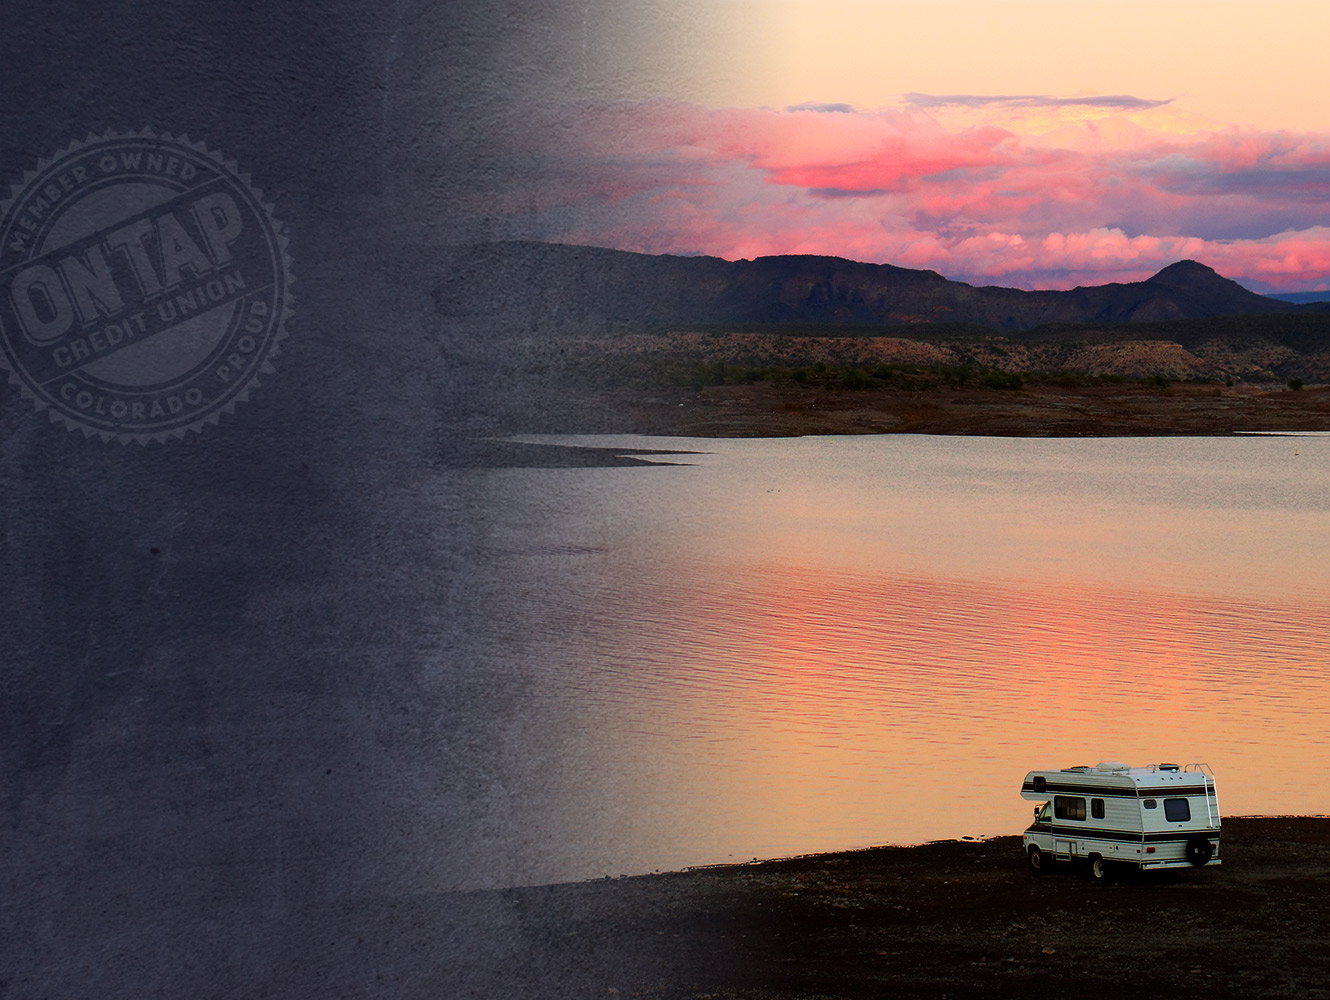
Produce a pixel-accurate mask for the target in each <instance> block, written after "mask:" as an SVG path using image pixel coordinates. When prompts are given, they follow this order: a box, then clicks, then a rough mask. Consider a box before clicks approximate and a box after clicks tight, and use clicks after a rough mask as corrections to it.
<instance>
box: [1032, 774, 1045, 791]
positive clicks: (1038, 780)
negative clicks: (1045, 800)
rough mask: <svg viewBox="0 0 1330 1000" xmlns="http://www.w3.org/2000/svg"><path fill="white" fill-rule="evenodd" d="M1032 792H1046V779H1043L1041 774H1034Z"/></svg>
mask: <svg viewBox="0 0 1330 1000" xmlns="http://www.w3.org/2000/svg"><path fill="white" fill-rule="evenodd" d="M1034 790H1035V791H1036V792H1046V791H1048V779H1047V778H1045V777H1044V776H1043V775H1042V774H1036V775H1035V776H1034Z"/></svg>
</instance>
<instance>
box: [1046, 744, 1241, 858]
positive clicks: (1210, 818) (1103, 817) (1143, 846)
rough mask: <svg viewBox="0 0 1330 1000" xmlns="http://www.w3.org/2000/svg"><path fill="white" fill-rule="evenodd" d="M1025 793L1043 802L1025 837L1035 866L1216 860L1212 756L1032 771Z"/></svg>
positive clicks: (1216, 812)
mask: <svg viewBox="0 0 1330 1000" xmlns="http://www.w3.org/2000/svg"><path fill="white" fill-rule="evenodd" d="M1021 798H1023V799H1031V800H1033V801H1035V802H1041V803H1043V805H1042V806H1040V807H1038V808H1036V809H1035V811H1034V823H1033V824H1031V826H1030V828H1029V829H1028V830H1026V831H1025V836H1024V837H1023V838H1022V840H1023V842H1024V844H1025V855H1026V857H1027V858H1028V859H1029V862H1030V870H1031V871H1033V872H1036V873H1038V872H1044V871H1047V870H1048V868H1049V866H1050V865H1051V864H1052V862H1053V861H1055V860H1056V861H1081V862H1086V863H1088V865H1089V867H1090V874H1091V875H1092V876H1094V877H1095V878H1097V879H1099V878H1103V877H1104V874H1105V872H1106V871H1107V869H1108V866H1110V865H1113V864H1121V865H1131V866H1133V867H1135V868H1138V869H1152V868H1187V867H1200V866H1202V865H1217V864H1219V799H1218V797H1217V796H1216V794H1215V779H1214V775H1213V774H1212V773H1211V771H1210V767H1209V765H1208V764H1186V765H1179V764H1151V765H1149V766H1148V767H1128V766H1127V765H1126V764H1116V763H1103V764H1097V765H1096V766H1094V767H1064V768H1063V769H1062V770H1060V771H1031V772H1030V773H1029V774H1027V775H1026V776H1025V783H1024V784H1023V785H1021Z"/></svg>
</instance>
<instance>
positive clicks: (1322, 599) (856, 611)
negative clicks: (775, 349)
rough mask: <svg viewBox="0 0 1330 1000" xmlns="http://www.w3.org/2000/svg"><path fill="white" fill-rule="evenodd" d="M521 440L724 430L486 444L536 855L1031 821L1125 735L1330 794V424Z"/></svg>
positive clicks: (498, 632)
mask: <svg viewBox="0 0 1330 1000" xmlns="http://www.w3.org/2000/svg"><path fill="white" fill-rule="evenodd" d="M522 440H525V441H532V442H537V441H538V442H545V443H556V444H577V445H584V446H585V445H593V446H596V447H615V448H665V449H687V450H692V451H696V452H700V453H702V454H695V455H686V456H659V457H658V459H659V460H660V461H670V462H686V463H689V464H687V465H680V466H662V467H649V468H575V469H489V470H467V471H465V472H464V473H462V475H463V476H464V477H469V479H468V482H469V487H468V489H469V490H471V491H472V492H471V494H470V495H472V496H475V497H484V498H485V502H484V503H483V504H478V505H476V507H475V509H474V510H473V514H474V516H475V517H477V518H480V519H481V520H482V521H483V529H482V531H481V535H482V536H483V542H482V543H476V541H475V539H474V537H473V538H472V539H471V541H470V542H469V543H468V544H471V545H472V546H473V548H474V547H475V546H476V545H477V544H480V548H481V550H482V551H481V555H482V556H483V558H480V559H477V560H476V566H477V570H476V572H475V574H474V576H473V577H472V581H471V586H472V587H474V594H473V595H472V596H471V597H470V598H469V599H471V600H474V601H478V602H481V603H483V606H484V608H485V613H484V616H483V617H484V623H483V625H481V626H477V628H476V629H475V630H474V631H473V634H471V635H470V636H469V638H468V640H467V641H469V642H471V643H472V644H474V647H475V650H476V655H477V656H478V657H479V659H480V660H484V661H485V662H487V663H491V664H502V665H503V666H502V669H503V671H504V677H506V678H507V679H508V680H507V682H506V683H505V684H504V685H500V686H497V687H496V688H495V691H494V697H495V698H496V699H502V698H507V699H510V700H511V701H512V704H511V712H512V720H513V721H512V725H511V727H510V732H511V737H510V739H509V741H508V744H507V745H505V746H503V747H501V748H498V751H497V752H498V754H499V763H498V764H496V768H497V770H496V778H495V780H496V781H497V782H499V783H500V784H501V785H502V794H503V795H505V796H507V797H508V800H509V801H510V802H512V803H514V806H513V807H514V808H515V809H519V810H520V812H521V813H522V816H523V822H522V824H521V829H522V831H523V832H522V833H521V835H520V836H519V837H518V839H517V841H515V842H508V843H505V844H504V845H502V851H503V852H504V853H505V855H506V856H507V858H508V860H507V862H506V866H507V867H506V878H507V879H508V880H509V881H511V882H514V883H516V882H545V881H555V880H563V879H577V878H588V877H597V876H601V875H606V874H619V873H635V872H644V871H651V870H654V869H671V868H678V867H682V866H687V865H698V864H708V863H715V862H725V861H733V860H746V859H751V858H754V857H774V856H781V855H790V854H798V853H805V852H812V851H823V850H831V849H837V848H847V847H856V846H867V845H873V844H886V843H917V842H921V841H924V840H929V839H936V838H945V837H961V836H984V835H996V834H1010V833H1016V832H1018V831H1019V830H1021V829H1022V828H1023V827H1024V826H1025V824H1026V822H1027V821H1028V814H1029V811H1030V806H1029V804H1028V803H1026V802H1024V801H1023V800H1021V798H1020V797H1019V787H1020V781H1021V778H1022V776H1023V775H1024V774H1025V772H1026V771H1027V770H1029V769H1031V768H1035V767H1065V766H1070V765H1074V764H1094V763H1096V762H1098V761H1100V760H1122V761H1127V762H1129V763H1135V764H1145V763H1151V762H1157V761H1161V760H1170V761H1177V762H1182V763H1186V762H1190V761H1206V762H1208V763H1209V764H1210V765H1211V766H1212V768H1213V769H1214V772H1215V774H1216V775H1217V777H1218V781H1219V794H1220V804H1221V807H1222V808H1223V810H1224V812H1225V813H1226V814H1229V815H1241V814H1252V813H1267V814H1268V813H1324V812H1326V811H1327V798H1326V794H1325V792H1324V790H1323V788H1322V787H1321V785H1320V782H1319V781H1313V780H1309V778H1310V777H1311V776H1317V777H1319V776H1320V775H1323V774H1325V773H1327V772H1328V771H1330V743H1328V742H1327V735H1326V734H1327V730H1328V729H1330V669H1327V668H1330V474H1328V473H1330V437H1321V436H1302V435H1299V436H1291V437H1273V436H1270V437H1241V438H1160V439H1089V440H1085V439H1082V440H1066V439H1035V440H1011V439H993V438H974V437H967V438H960V437H955V438H951V437H922V436H918V437H917V436H895V435H893V436H868V437H835V438H827V437H812V438H801V439H779V440H712V439H707V440H701V439H680V438H643V437H575V438H574V437H557V438H556V437H527V438H523V439H522ZM473 555H474V553H473ZM514 692H516V693H514ZM486 794H489V795H493V794H496V793H495V792H493V791H492V790H491V791H489V792H487V793H486Z"/></svg>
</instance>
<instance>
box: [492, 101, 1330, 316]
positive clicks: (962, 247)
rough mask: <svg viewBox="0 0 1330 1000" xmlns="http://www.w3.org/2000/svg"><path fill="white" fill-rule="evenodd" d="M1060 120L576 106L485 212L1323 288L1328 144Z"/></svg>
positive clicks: (1110, 276)
mask: <svg viewBox="0 0 1330 1000" xmlns="http://www.w3.org/2000/svg"><path fill="white" fill-rule="evenodd" d="M1058 112H1059V109H1058V108H1053V109H1052V110H1051V111H1050V113H1049V114H1050V116H1051V117H1049V116H1045V118H1046V120H1048V121H1050V122H1052V124H1051V126H1050V127H1047V128H1044V129H1043V131H1041V132H1037V133H1036V132H1030V133H1028V134H1026V133H1022V132H1018V131H1016V130H1014V128H1007V127H1001V126H999V125H995V124H991V123H988V124H983V123H980V124H975V125H973V126H971V127H962V126H960V125H958V124H957V122H956V120H955V119H954V117H953V118H950V119H948V120H947V124H946V125H944V124H943V123H942V122H941V121H939V120H938V119H937V118H936V117H934V116H933V115H931V114H930V113H929V112H928V111H927V110H923V109H913V110H905V111H878V112H847V111H845V110H844V109H837V110H836V111H835V113H832V112H831V111H829V110H816V109H803V108H797V109H788V110H784V111H780V110H772V109H765V108H762V109H752V108H749V109H720V110H714V109H704V108H698V107H694V106H690V105H684V104H677V103H665V102H646V103H639V104H629V103H623V104H615V105H600V106H591V107H584V108H581V109H579V110H578V111H577V113H575V114H572V113H567V112H565V113H564V114H562V115H561V116H560V117H558V118H555V117H550V116H546V117H544V118H537V117H535V116H533V117H532V119H531V121H529V122H527V123H525V125H524V127H523V128H522V129H521V130H519V131H518V132H517V133H515V134H514V135H513V137H512V141H513V150H512V155H513V156H514V157H515V158H516V159H518V160H521V161H523V162H531V163H534V164H535V165H536V167H535V169H534V170H528V171H526V172H522V173H514V174H513V175H512V176H511V177H510V178H508V179H507V180H506V181H505V180H501V181H500V182H498V183H497V185H496V189H495V190H494V191H493V192H492V203H491V206H490V207H491V208H492V210H493V212H494V213H495V214H496V215H497V216H499V217H501V218H502V219H503V220H504V229H503V233H502V234H503V235H512V236H523V237H528V238H537V239H555V240H561V241H564V242H584V243H592V244H598V245H605V246H615V247H620V248H623V249H630V250H642V251H648V252H704V253H711V254H715V255H717V256H722V257H728V258H737V257H752V256H759V255H764V254H780V253H822V254H834V255H837V256H845V257H854V258H857V259H861V260H871V261H880V262H887V263H895V264H900V265H903V266H909V267H929V268H932V269H934V270H937V271H940V272H941V273H943V274H946V275H947V276H949V277H958V278H962V279H964V280H972V281H982V282H985V283H1001V284H1012V285H1016V286H1019V287H1027V288H1029V287H1070V286H1072V285H1075V284H1091V283H1101V282H1103V281H1113V280H1134V279H1137V278H1142V277H1146V276H1148V275H1149V274H1151V273H1153V272H1154V271H1156V270H1158V269H1159V268H1160V267H1163V266H1165V265H1167V264H1169V263H1171V262H1173V261H1174V260H1177V259H1179V258H1182V257H1192V258H1195V259H1198V260H1202V261H1205V262H1206V263H1208V264H1210V265H1211V266H1213V267H1216V268H1217V269H1218V270H1220V271H1221V272H1222V273H1225V274H1227V275H1229V276H1231V277H1235V278H1237V279H1239V280H1243V281H1246V282H1248V283H1250V284H1251V285H1252V286H1253V287H1257V288H1262V289H1267V290H1278V289H1281V288H1304V287H1318V286H1320V285H1322V284H1324V283H1325V282H1327V281H1328V280H1330V136H1327V135H1314V134H1309V135H1302V134H1295V133H1289V132H1273V133H1264V132H1254V131H1250V130H1239V129H1236V128H1214V127H1207V128H1200V127H1196V126H1194V125H1189V126H1186V127H1184V128H1183V129H1182V130H1178V128H1177V127H1176V122H1177V120H1178V119H1177V116H1176V114H1175V113H1174V112H1173V111H1172V110H1171V109H1161V110H1159V111H1157V112H1156V111H1150V110H1148V109H1147V111H1146V112H1143V113H1134V114H1133V115H1132V116H1131V117H1130V118H1128V117H1126V116H1125V113H1124V114H1122V115H1118V114H1117V113H1116V112H1115V111H1113V110H1112V109H1111V108H1110V109H1109V110H1108V111H1106V112H1105V113H1104V114H1103V115H1102V116H1101V117H1099V118H1097V119H1093V120H1088V121H1069V122H1063V121H1060V120H1058V119H1057V113H1058ZM1151 115H1156V116H1157V121H1155V120H1153V119H1151V117H1150V116H1151ZM1170 115H1172V116H1173V117H1172V118H1169V117H1167V116H1170Z"/></svg>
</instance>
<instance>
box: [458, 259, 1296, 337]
mask: <svg viewBox="0 0 1330 1000" xmlns="http://www.w3.org/2000/svg"><path fill="white" fill-rule="evenodd" d="M434 301H435V305H436V307H437V309H438V311H439V312H440V314H441V315H442V316H443V317H444V318H445V319H448V320H452V321H467V320H479V321H481V322H484V323H487V324H491V325H493V326H494V327H495V328H497V329H501V330H505V331H508V332H514V331H532V332H534V331H543V332H546V333H549V332H573V331H577V332H582V333H603V332H609V331H624V330H651V329H656V330H664V329H677V328H679V327H716V326H731V327H733V326H742V327H755V328H765V329H770V328H778V327H790V326H800V325H816V326H826V325H834V326H855V327H883V326H911V325H920V324H939V323H945V324H976V325H979V326H982V327H985V328H988V329H991V330H1001V331H1009V332H1016V331H1028V330H1033V329H1035V328H1038V327H1041V326H1046V325H1048V324H1057V323H1078V324H1084V323H1105V324H1121V323H1141V322H1161V321H1168V320H1181V319H1200V318H1207V317H1214V316H1237V315H1268V314H1275V313H1297V312H1301V311H1304V310H1309V309H1310V310H1315V309H1319V308H1322V307H1320V306H1310V307H1308V306H1299V305H1296V304H1291V303H1287V302H1280V301H1277V300H1275V299H1270V298H1267V297H1265V296H1263V295H1257V294H1255V293H1254V292H1250V291H1248V290H1247V289H1245V288H1243V287H1242V286H1241V285H1239V284H1238V283H1237V282H1235V281H1231V280H1229V279H1228V278H1225V277H1223V276H1221V275H1219V274H1217V273H1215V271H1213V270H1212V269H1211V268H1209V267H1206V266H1205V265H1204V264H1200V263H1197V262H1196V261H1189V260H1184V261H1179V262H1177V263H1175V264H1171V265H1169V266H1168V267H1166V268H1164V269H1163V270H1162V271H1160V272H1159V273H1158V274H1156V275H1154V276H1153V277H1152V278H1149V279H1147V280H1145V281H1138V282H1130V283H1114V284H1107V285H1095V286H1088V287H1081V288H1075V289H1072V290H1070V291H1040V292H1027V291H1022V290H1020V289H1015V288H1000V287H994V286H987V287H975V286H973V285H969V284H966V283H965V282H960V281H950V280H948V279H946V278H944V277H942V276H941V275H940V274H937V273H936V272H934V271H916V270H911V269H909V268H903V267H895V266H892V265H890V264H865V263H860V262H857V261H851V260H844V259H842V258H840V257H817V256H781V257H759V258H757V259H756V260H739V261H727V260H721V259H720V258H717V257H676V256H670V255H661V256H653V255H649V254H638V253H627V252H624V251H620V250H606V249H601V248H597V247H580V246H565V245H560V244H546V243H495V244H484V245H476V246H469V247H463V248H459V249H458V250H457V251H456V252H454V253H453V255H452V257H451V259H450V261H449V262H448V265H447V266H446V267H445V269H444V272H443V275H442V279H441V280H440V282H439V283H438V284H437V285H436V287H435V290H434Z"/></svg>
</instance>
